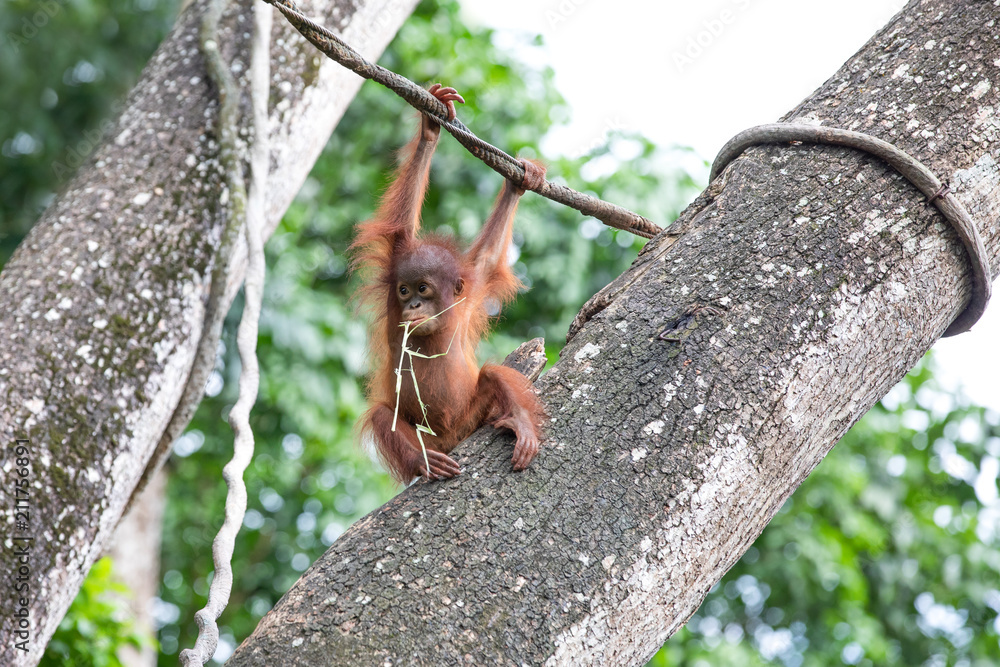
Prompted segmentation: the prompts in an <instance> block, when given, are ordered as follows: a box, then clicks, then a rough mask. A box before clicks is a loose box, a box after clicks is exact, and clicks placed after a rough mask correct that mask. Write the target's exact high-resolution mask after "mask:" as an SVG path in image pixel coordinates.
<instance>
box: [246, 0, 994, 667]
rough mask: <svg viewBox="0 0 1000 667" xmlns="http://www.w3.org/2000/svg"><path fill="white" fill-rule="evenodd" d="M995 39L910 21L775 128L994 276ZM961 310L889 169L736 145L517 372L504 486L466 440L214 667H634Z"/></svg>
mask: <svg viewBox="0 0 1000 667" xmlns="http://www.w3.org/2000/svg"><path fill="white" fill-rule="evenodd" d="M997 19H1000V14H998V12H997V9H996V7H995V3H987V2H977V1H975V0H964V1H950V0H923V1H917V0H914V2H911V3H910V4H909V5H908V6H907V7H906V9H905V10H904V11H903V12H901V13H900V14H899V15H898V16H897V17H896V18H895V19H893V21H892V22H891V23H890V24H889V25H888V26H887V27H886V28H885V29H883V30H882V31H881V32H879V34H877V35H876V36H875V37H874V38H873V39H872V40H871V41H870V42H869V43H868V44H867V45H866V46H865V47H864V48H863V49H862V50H861V51H860V52H859V53H858V54H857V55H856V56H855V57H854V58H852V59H851V60H850V61H849V62H848V63H847V64H846V65H845V66H844V67H843V68H842V69H841V70H840V71H839V72H838V73H837V74H836V75H834V76H833V77H832V78H831V79H830V80H829V81H828V82H827V83H826V84H824V85H823V86H822V87H821V88H820V89H819V90H818V91H816V93H815V94H814V95H813V96H812V97H810V98H809V99H807V100H806V101H805V102H803V103H802V104H801V105H800V106H799V107H798V108H797V109H795V110H794V111H793V112H792V113H790V114H789V115H788V117H787V119H788V120H795V121H797V122H813V123H822V124H824V125H828V126H836V127H844V128H848V129H853V130H858V131H862V132H866V133H869V134H872V135H875V136H877V137H880V138H882V139H885V140H887V141H891V142H893V143H895V144H897V145H898V146H899V147H900V148H902V149H903V150H905V151H907V152H909V153H910V154H912V155H914V156H915V157H917V158H918V159H920V160H921V161H923V162H924V163H925V164H927V165H928V166H929V167H930V168H931V169H932V170H934V171H935V172H936V173H937V174H939V175H940V176H941V178H942V179H943V180H946V181H948V182H950V184H951V187H952V191H953V192H955V193H956V194H957V196H958V197H959V199H960V200H961V201H962V203H963V204H964V205H965V206H966V207H967V208H968V210H969V212H970V213H971V214H972V217H973V218H974V219H975V220H976V221H977V223H978V224H979V225H980V229H981V231H982V233H983V237H984V241H985V245H986V248H987V250H988V254H989V256H990V258H991V267H992V270H993V273H994V274H995V272H996V268H997V265H998V255H1000V226H998V224H997V218H998V213H1000V170H998V167H997V160H996V158H997V150H998V149H997V147H998V146H1000V143H998V142H1000V104H998V95H997V79H998V70H997V67H996V65H995V63H996V62H997V61H998V59H1000V42H998V41H997V40H996V39H995V23H996V21H997ZM734 102H735V101H734ZM734 107H738V105H737V104H735V103H734ZM969 293H970V271H969V268H968V259H967V256H966V253H965V250H964V249H963V247H962V246H961V244H960V243H959V242H958V240H957V238H956V236H955V234H954V232H953V231H952V229H951V228H950V226H949V225H947V224H945V223H944V221H943V219H942V218H941V217H940V214H939V213H938V212H937V211H936V210H935V209H934V208H933V207H930V206H928V205H927V203H926V200H925V198H924V197H923V196H922V195H921V194H919V192H918V191H917V190H916V189H915V188H914V187H913V186H912V185H910V184H909V183H908V182H907V181H905V180H904V179H903V178H902V177H901V176H899V175H898V174H897V173H896V172H895V171H894V170H893V169H892V168H890V167H888V166H886V165H885V164H883V163H881V162H879V160H878V159H876V158H873V157H871V156H867V155H864V154H861V153H858V152H856V151H853V150H851V149H847V148H841V147H833V146H813V145H803V146H767V147H758V148H753V149H751V150H749V151H748V152H747V153H745V154H744V155H743V157H741V158H740V159H739V160H737V161H736V162H734V163H733V164H732V165H731V166H730V167H729V169H728V170H727V171H726V173H725V174H724V175H723V177H722V178H721V179H719V180H718V181H716V182H715V183H713V185H712V186H711V187H710V188H709V189H708V190H706V191H705V192H704V193H702V195H701V196H700V197H699V198H698V199H697V200H696V201H695V202H694V203H693V204H692V205H691V206H690V207H689V208H688V209H687V210H686V211H685V213H684V214H683V215H682V216H681V219H680V220H679V221H678V222H677V223H676V224H675V227H673V228H671V230H668V231H667V232H666V233H664V234H661V235H660V236H659V237H657V239H654V240H653V241H652V242H651V243H650V244H649V245H648V246H647V248H646V249H645V250H644V252H643V253H642V255H641V256H640V258H639V260H638V261H637V262H636V264H635V265H634V266H633V268H632V269H631V270H630V271H629V272H628V273H627V274H625V275H624V276H622V278H620V279H619V280H617V281H616V282H615V283H614V284H613V285H612V286H611V287H610V288H609V289H608V290H606V291H605V292H604V294H603V296H602V298H601V299H600V302H601V305H602V306H603V310H601V309H598V308H595V309H593V311H592V315H593V317H592V319H590V321H589V322H586V324H584V325H583V328H582V329H581V330H580V331H579V333H577V334H576V336H575V337H574V338H573V339H572V340H571V342H570V344H569V345H568V346H567V347H566V349H565V350H564V352H563V358H562V360H561V361H560V362H559V363H558V364H557V365H556V366H555V367H554V368H553V369H552V370H551V371H550V372H549V373H548V374H546V375H545V376H543V377H542V378H541V380H540V381H539V383H538V385H539V387H540V388H541V391H542V394H543V397H544V399H545V401H546V403H547V405H548V410H549V414H550V415H551V416H552V420H551V422H550V423H549V424H548V427H547V446H546V447H544V448H543V451H542V452H541V454H540V455H539V457H538V458H537V459H536V461H535V462H534V463H533V464H532V466H531V467H530V468H529V469H528V470H527V471H525V472H523V473H520V474H513V473H512V472H511V470H510V461H509V456H510V444H511V437H510V436H509V435H496V434H494V433H493V432H492V431H491V430H490V429H484V430H483V431H481V432H480V434H479V435H477V436H475V437H474V438H473V439H472V440H471V441H470V442H468V443H466V444H464V445H463V446H462V447H461V448H460V449H458V450H457V451H456V453H457V454H458V455H459V457H460V459H461V461H460V462H461V464H462V467H463V470H464V471H465V472H464V474H463V475H460V476H459V477H457V478H456V479H454V480H451V481H449V482H446V483H433V484H419V485H417V486H414V487H412V488H410V489H408V490H406V491H405V492H403V493H402V494H400V495H399V496H398V497H397V498H395V499H394V500H393V501H391V502H390V503H388V504H387V505H385V506H384V507H382V508H381V509H379V510H377V511H376V512H373V513H372V514H370V515H368V516H367V517H365V518H364V519H362V520H361V521H359V522H358V523H356V524H355V525H354V526H352V527H351V528H350V529H349V530H348V531H347V532H346V533H345V534H344V535H343V536H342V537H341V538H340V539H339V540H338V541H337V542H336V543H335V544H334V545H333V546H332V547H331V548H330V550H329V551H328V552H327V553H326V554H325V555H324V556H323V557H322V558H321V559H319V560H318V561H317V562H316V563H315V564H314V565H313V567H312V568H311V569H310V570H309V571H307V572H306V573H305V575H303V577H302V579H301V580H300V581H299V582H298V583H297V584H296V585H295V586H293V587H292V589H291V590H289V592H288V593H287V594H286V595H285V597H284V598H282V600H281V601H280V602H279V603H278V605H277V606H276V607H275V608H274V610H272V611H271V613H270V614H268V616H266V617H265V618H264V619H263V620H262V621H261V623H260V625H259V626H258V628H257V630H256V631H255V633H254V634H253V635H252V636H251V637H250V638H249V639H248V640H247V641H246V642H244V644H243V645H242V646H241V647H240V648H239V649H238V650H237V652H236V654H235V655H234V656H233V658H232V659H231V662H230V664H231V665H235V666H238V667H241V666H244V665H269V664H275V659H276V656H280V663H281V664H283V665H290V664H298V665H307V664H392V665H404V664H501V665H508V664H522V663H524V664H550V665H579V664H601V665H606V664H614V665H620V664H641V663H642V662H644V661H645V660H647V659H648V658H649V657H650V656H651V655H652V654H653V653H654V652H655V651H656V650H657V648H658V647H659V646H660V645H661V644H662V642H663V641H664V640H665V639H666V638H667V637H669V636H670V635H671V634H672V633H673V632H675V631H676V630H677V629H678V628H679V627H681V625H682V624H683V623H684V622H685V621H686V620H687V619H688V618H689V617H690V615H691V614H692V613H693V612H694V611H695V610H696V609H697V608H698V606H699V604H700V602H701V601H702V599H703V598H704V595H705V594H706V592H707V591H708V590H709V588H710V587H711V586H712V585H713V584H714V583H715V582H717V581H718V580H719V579H720V578H721V577H722V575H723V573H725V571H726V570H727V569H728V568H729V567H730V566H731V565H732V564H733V563H734V562H735V561H736V559H737V558H739V556H740V555H741V554H742V553H743V551H744V550H745V549H746V548H747V547H748V546H749V545H750V544H751V543H752V541H753V540H754V539H755V538H756V537H757V535H759V534H760V532H761V531H762V530H763V528H764V526H765V525H766V524H767V522H768V521H769V519H770V518H771V517H772V516H773V515H774V513H775V512H776V511H777V509H778V508H779V507H780V506H781V505H782V503H783V502H784V500H785V499H786V498H787V497H788V496H789V494H791V493H792V491H793V490H794V489H795V488H796V487H797V486H798V484H799V483H800V482H801V481H802V480H803V479H804V478H805V476H806V475H807V474H808V473H809V471H811V470H812V469H813V468H814V467H815V466H816V465H817V464H818V463H819V461H820V460H821V459H822V458H823V456H824V455H825V454H826V452H827V451H829V449H830V448H831V447H832V446H833V445H834V443H836V442H837V440H838V439H839V438H840V437H841V436H842V435H843V434H844V432H845V431H846V430H847V429H848V428H849V427H850V426H851V425H852V424H853V423H854V422H855V421H857V419H858V418H860V416H861V415H863V414H864V413H865V412H866V411H867V410H868V409H869V408H870V407H871V406H872V405H873V404H874V403H875V401H877V400H878V399H879V398H880V397H881V396H883V395H884V394H885V393H886V391H888V389H889V388H890V387H892V386H893V384H894V383H896V382H897V381H898V380H899V379H900V378H901V377H902V376H903V375H904V374H905V372H906V370H907V369H909V368H911V367H912V366H913V365H914V363H916V361H917V360H918V359H919V358H920V357H921V355H923V353H924V352H925V351H926V350H927V349H928V348H929V347H930V346H931V344H932V343H933V342H934V341H935V340H936V339H937V338H938V337H939V336H940V335H941V333H942V332H943V331H944V330H945V328H946V327H947V326H948V324H949V323H950V322H951V321H952V320H953V319H954V317H955V316H956V314H958V313H959V312H960V311H961V310H962V309H963V307H964V305H965V302H966V301H967V300H968V297H969ZM696 304H700V305H701V306H702V307H700V308H699V307H698V305H696ZM705 306H710V307H705ZM598 310H599V312H598ZM664 332H666V333H667V335H665V336H663V337H662V338H661V336H660V334H661V333H664Z"/></svg>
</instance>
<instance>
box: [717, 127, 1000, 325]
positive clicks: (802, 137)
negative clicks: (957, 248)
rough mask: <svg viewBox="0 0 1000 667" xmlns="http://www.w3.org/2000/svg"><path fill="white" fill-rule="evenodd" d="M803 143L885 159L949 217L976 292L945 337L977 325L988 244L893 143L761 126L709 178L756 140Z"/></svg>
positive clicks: (846, 133) (740, 138) (729, 147)
mask: <svg viewBox="0 0 1000 667" xmlns="http://www.w3.org/2000/svg"><path fill="white" fill-rule="evenodd" d="M792 141H801V142H807V143H812V144H833V145H834V146H847V147H849V148H854V149H857V150H860V151H864V152H866V153H871V154H872V155H874V156H876V157H878V158H880V159H881V160H883V161H884V162H887V163H888V164H889V165H890V166H891V167H893V168H894V169H895V170H896V171H898V172H899V173H900V174H902V175H903V176H904V177H905V178H906V179H907V180H908V181H910V183H912V184H913V185H914V186H915V187H916V188H917V189H918V190H920V191H921V192H922V193H923V194H924V195H925V196H926V197H927V200H928V202H929V203H932V204H934V205H935V206H936V207H937V209H938V210H939V211H940V212H941V214H942V215H943V216H944V217H945V219H946V220H947V221H948V222H949V223H950V224H951V226H952V228H954V230H955V232H956V233H957V234H958V238H959V239H960V240H961V241H962V245H964V246H965V250H966V252H967V253H968V255H969V263H970V264H971V266H972V296H971V298H970V299H969V303H968V305H966V307H965V310H963V311H962V312H961V313H959V315H958V317H956V318H955V321H954V322H952V323H951V325H949V326H948V328H947V329H946V330H945V332H944V335H945V336H955V335H957V334H960V333H965V332H966V331H968V330H969V329H971V328H972V325H973V324H975V323H976V322H977V321H978V320H979V318H980V317H982V315H983V312H985V310H986V304H988V303H989V301H990V294H991V292H992V281H991V276H990V265H989V260H988V259H987V255H986V246H985V245H983V239H982V238H981V237H980V236H979V230H977V229H976V225H975V223H974V222H973V221H972V217H971V216H970V215H969V212H968V211H967V210H966V209H965V207H964V206H963V205H962V203H961V202H960V201H958V199H957V198H955V196H954V195H952V194H951V192H950V191H949V189H948V186H947V185H944V184H942V183H941V181H940V180H938V178H937V176H935V175H934V174H933V172H931V170H930V169H928V168H927V167H926V166H924V164H923V163H922V162H920V161H919V160H917V159H916V158H914V157H913V156H912V155H909V154H908V153H906V152H904V151H902V150H900V149H899V148H897V147H895V146H893V145H892V144H890V143H888V142H885V141H882V140H881V139H876V138H875V137H873V136H871V135H868V134H863V133H861V132H853V131H851V130H841V129H837V128H834V127H822V126H819V125H799V124H794V123H771V124H768V125H758V126H757V127H752V128H750V129H748V130H744V131H743V132H740V133H739V134H737V135H736V136H735V137H733V138H732V139H730V140H729V141H728V142H727V143H726V145H725V146H723V147H722V150H721V151H719V155H718V157H716V158H715V162H714V163H713V164H712V173H711V176H710V177H709V180H714V179H715V177H716V176H718V175H719V174H721V173H722V172H723V170H725V168H726V167H727V166H728V165H729V163H730V162H732V161H733V160H735V159H736V158H737V157H739V156H740V154H741V153H743V151H745V150H746V149H747V148H750V147H751V146H755V145H757V144H783V143H788V142H792Z"/></svg>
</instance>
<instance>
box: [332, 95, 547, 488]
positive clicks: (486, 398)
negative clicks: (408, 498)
mask: <svg viewBox="0 0 1000 667" xmlns="http://www.w3.org/2000/svg"><path fill="white" fill-rule="evenodd" d="M430 92H431V93H432V94H433V95H434V96H435V97H437V98H438V99H439V100H441V101H442V102H444V103H445V105H446V106H447V108H448V118H449V119H452V118H454V117H455V106H454V103H455V102H456V101H457V102H464V101H465V100H463V99H462V97H461V96H460V95H459V94H458V93H457V92H456V91H455V89H454V88H443V87H441V85H440V84H435V85H433V86H431V88H430ZM440 132H441V126H440V125H439V124H438V123H437V122H436V121H434V120H432V119H430V118H428V117H427V116H425V115H422V116H421V122H420V131H419V133H418V134H417V136H416V137H415V138H414V139H413V141H411V142H410V144H409V145H408V146H407V147H406V149H405V151H406V152H407V153H408V155H407V157H406V158H405V159H404V160H403V162H402V164H401V165H400V167H399V169H398V170H397V172H396V175H395V178H394V180H393V183H392V184H391V185H390V186H389V188H388V189H387V190H386V192H385V194H384V195H383V197H382V200H381V202H380V204H379V207H378V210H377V211H376V212H375V215H374V217H373V218H372V219H371V220H369V221H367V222H364V223H362V224H360V225H359V226H358V231H357V236H356V238H355V240H354V244H353V245H352V246H351V248H352V250H353V251H354V257H353V264H354V266H355V267H357V268H358V269H360V270H361V272H362V274H363V275H364V276H365V281H366V282H365V284H364V286H363V287H362V288H361V292H360V295H361V298H362V300H363V302H364V303H365V304H366V305H367V306H368V307H370V308H371V310H372V311H373V313H374V318H373V319H374V321H373V325H372V328H371V343H370V350H371V356H372V362H373V368H372V376H371V378H370V380H369V384H368V399H369V404H370V407H369V409H368V411H367V412H366V413H365V415H364V418H363V422H362V426H361V429H362V433H363V434H365V435H368V434H370V435H371V437H372V438H373V439H374V441H375V446H376V449H377V451H378V455H379V457H380V458H381V460H382V461H383V463H384V464H385V466H386V468H387V469H388V470H389V472H390V474H391V475H392V476H393V477H394V478H395V479H396V480H397V481H399V482H401V483H404V484H405V483H408V482H410V480H412V479H413V478H414V477H416V476H418V475H421V476H423V477H425V478H427V479H429V480H436V479H449V478H451V477H454V476H455V475H457V474H459V472H460V469H459V467H458V463H456V462H455V460H454V459H452V458H451V457H450V456H448V453H449V452H450V451H451V450H452V449H454V448H455V446H456V445H457V444H458V443H459V442H461V441H462V440H464V439H465V438H466V437H468V436H469V435H471V434H472V432H473V431H475V430H476V429H477V428H479V427H480V426H482V425H483V424H490V425H492V426H495V427H497V428H509V429H511V430H512V431H514V433H515V434H516V436H517V440H516V442H515V444H514V456H513V463H514V470H524V469H525V468H526V467H527V465H528V464H529V463H530V462H531V460H532V459H533V458H534V457H535V455H536V454H537V453H538V447H539V428H540V426H541V421H542V416H543V408H542V405H541V403H540V402H539V401H538V398H537V397H536V396H535V393H534V391H533V389H532V387H531V383H530V382H529V381H528V380H527V378H525V377H524V376H523V375H521V374H520V373H518V372H517V371H515V370H513V369H511V368H506V367H504V366H497V365H493V364H486V365H485V366H483V367H482V368H479V366H478V364H477V363H476V356H475V353H476V346H477V345H478V344H479V341H480V340H481V339H482V338H483V336H484V334H485V332H486V329H487V326H488V324H489V316H488V315H487V312H486V302H487V300H489V299H495V300H496V301H499V302H500V303H505V302H508V301H510V300H511V299H513V298H514V296H515V295H516V294H517V289H518V287H519V286H520V282H519V281H518V279H517V278H516V277H515V276H514V274H513V273H512V272H511V270H510V268H509V267H508V266H507V249H508V247H509V245H510V241H511V232H512V227H513V222H514V211H515V210H516V209H517V202H518V199H519V198H520V197H521V195H522V194H524V189H522V187H519V186H518V185H515V184H514V183H512V182H510V181H506V182H505V183H504V186H503V190H502V191H501V192H500V195H499V197H498V198H497V200H496V204H495V205H494V207H493V212H492V213H491V214H490V216H489V218H487V220H486V223H485V224H484V225H483V229H482V231H481V232H480V234H479V236H478V237H477V238H476V240H475V241H474V242H473V243H472V246H471V247H470V248H469V249H468V250H467V251H464V252H463V251H461V250H460V249H459V248H458V247H457V246H456V244H455V243H454V242H453V241H452V240H451V239H450V238H447V237H444V236H436V235H431V234H428V235H424V236H423V237H421V238H418V236H417V232H418V230H419V228H420V206H421V204H422V202H423V198H424V191H425V190H426V187H427V177H428V173H429V172H430V164H431V156H432V155H433V154H434V148H435V146H436V145H437V142H438V137H439V135H440ZM521 163H522V164H523V165H524V172H525V174H524V182H523V184H522V186H523V188H525V189H529V190H531V189H536V188H538V187H540V186H541V185H542V183H544V182H545V168H544V167H543V166H541V165H540V164H537V163H535V162H531V161H529V160H521ZM404 340H405V341H406V346H407V349H408V350H409V351H410V352H406V351H405V350H404V349H403V343H404ZM404 357H405V358H406V359H405V361H406V362H407V363H404ZM397 373H399V378H398V379H399V381H398V382H397ZM397 391H398V393H397ZM421 439H422V441H423V444H424V447H426V459H425V455H424V451H423V449H422V447H421Z"/></svg>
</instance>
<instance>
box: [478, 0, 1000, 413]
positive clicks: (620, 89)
mask: <svg viewBox="0 0 1000 667" xmlns="http://www.w3.org/2000/svg"><path fill="white" fill-rule="evenodd" d="M905 4H906V2H905V0H838V1H836V2H834V1H830V0H826V1H816V0H814V1H811V2H802V0H703V1H702V2H690V1H685V2H679V1H677V0H666V1H661V2H650V1H649V0H645V1H642V0H548V1H546V0H542V1H541V2H539V1H538V0H506V1H505V2H496V0H462V7H463V12H464V16H465V18H466V20H467V21H468V22H469V23H475V24H481V25H487V26H490V27H494V28H502V29H511V30H518V31H528V32H531V33H541V34H542V35H544V38H545V43H546V49H545V52H544V56H545V57H547V59H548V63H549V64H550V65H552V68H553V69H554V70H555V73H556V84H557V86H558V87H559V90H560V91H561V92H562V94H563V95H564V96H565V97H566V99H567V100H568V102H569V104H570V105H571V107H572V109H573V122H572V124H571V126H570V127H569V128H567V129H566V130H564V131H560V132H559V133H557V134H555V135H553V136H551V137H549V138H548V140H547V142H546V144H545V147H544V148H545V153H546V154H548V155H552V154H555V153H565V154H579V153H582V152H583V151H585V150H587V149H588V148H589V147H590V146H592V145H594V144H595V143H596V142H598V141H600V139H601V138H602V137H603V136H604V134H605V133H606V132H608V131H609V130H612V129H622V130H628V131H634V132H639V133H641V134H643V135H645V136H647V137H649V138H650V139H652V140H653V141H655V142H657V143H659V144H661V145H664V146H666V145H670V144H681V145H686V146H692V147H693V148H694V149H695V150H696V151H697V152H698V153H699V154H700V155H701V156H702V157H704V158H705V159H707V160H709V161H710V160H711V159H712V158H713V157H714V156H715V153H716V152H717V151H718V150H719V148H721V147H722V145H723V144H724V143H725V142H726V141H727V140H728V139H729V138H730V137H731V136H733V135H734V134H736V133H737V132H739V131H740V130H743V129H745V128H747V127H750V126H752V125H757V124H760V123H769V122H774V121H776V120H777V119H778V118H779V117H780V116H781V115H782V114H783V113H785V112H786V111H788V110H789V109H791V108H792V107H793V106H795V105H796V104H797V103H798V102H799V101H801V100H802V99H803V98H805V97H807V96H808V95H809V94H810V93H812V91H814V90H815V89H816V88H817V87H818V86H819V85H820V84H822V83H823V81H825V80H826V79H827V78H828V77H829V76H830V75H832V74H833V73H834V72H835V71H836V70H837V69H838V68H839V67H840V66H841V65H842V64H843V63H844V61H846V60H847V59H848V58H849V57H850V56H851V55H853V54H854V53H855V52H856V51H857V50H858V49H859V48H860V47H861V46H862V45H863V44H864V43H865V42H866V41H867V40H868V39H869V38H870V37H871V36H872V35H873V34H874V33H875V32H876V31H877V30H878V29H879V28H881V27H882V26H883V25H884V24H885V23H886V22H887V21H888V20H889V18H891V17H892V16H893V15H894V14H895V13H896V12H898V11H899V10H900V9H901V8H902V7H903V5H905ZM998 340H1000V297H998V298H997V299H995V300H994V302H993V303H991V305H990V308H989V309H988V310H987V312H986V315H985V316H984V317H983V319H982V320H980V322H979V323H978V324H976V326H975V327H974V328H973V330H972V331H971V332H970V333H966V334H962V335H960V336H957V337H954V338H950V339H942V340H941V341H940V342H939V343H938V344H937V345H935V348H934V349H935V350H936V353H937V360H938V364H939V366H940V367H941V372H939V374H938V379H939V380H940V381H942V382H943V383H944V384H945V385H946V386H949V387H955V386H957V385H961V386H962V387H963V388H964V390H965V392H966V394H968V395H969V396H970V397H971V398H972V399H973V400H974V401H975V402H977V403H980V404H982V405H988V406H990V407H992V408H994V409H995V410H1000V391H997V390H996V388H995V386H996V384H995V383H996V378H998V377H1000V346H998V345H997V344H996V341H998Z"/></svg>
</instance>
